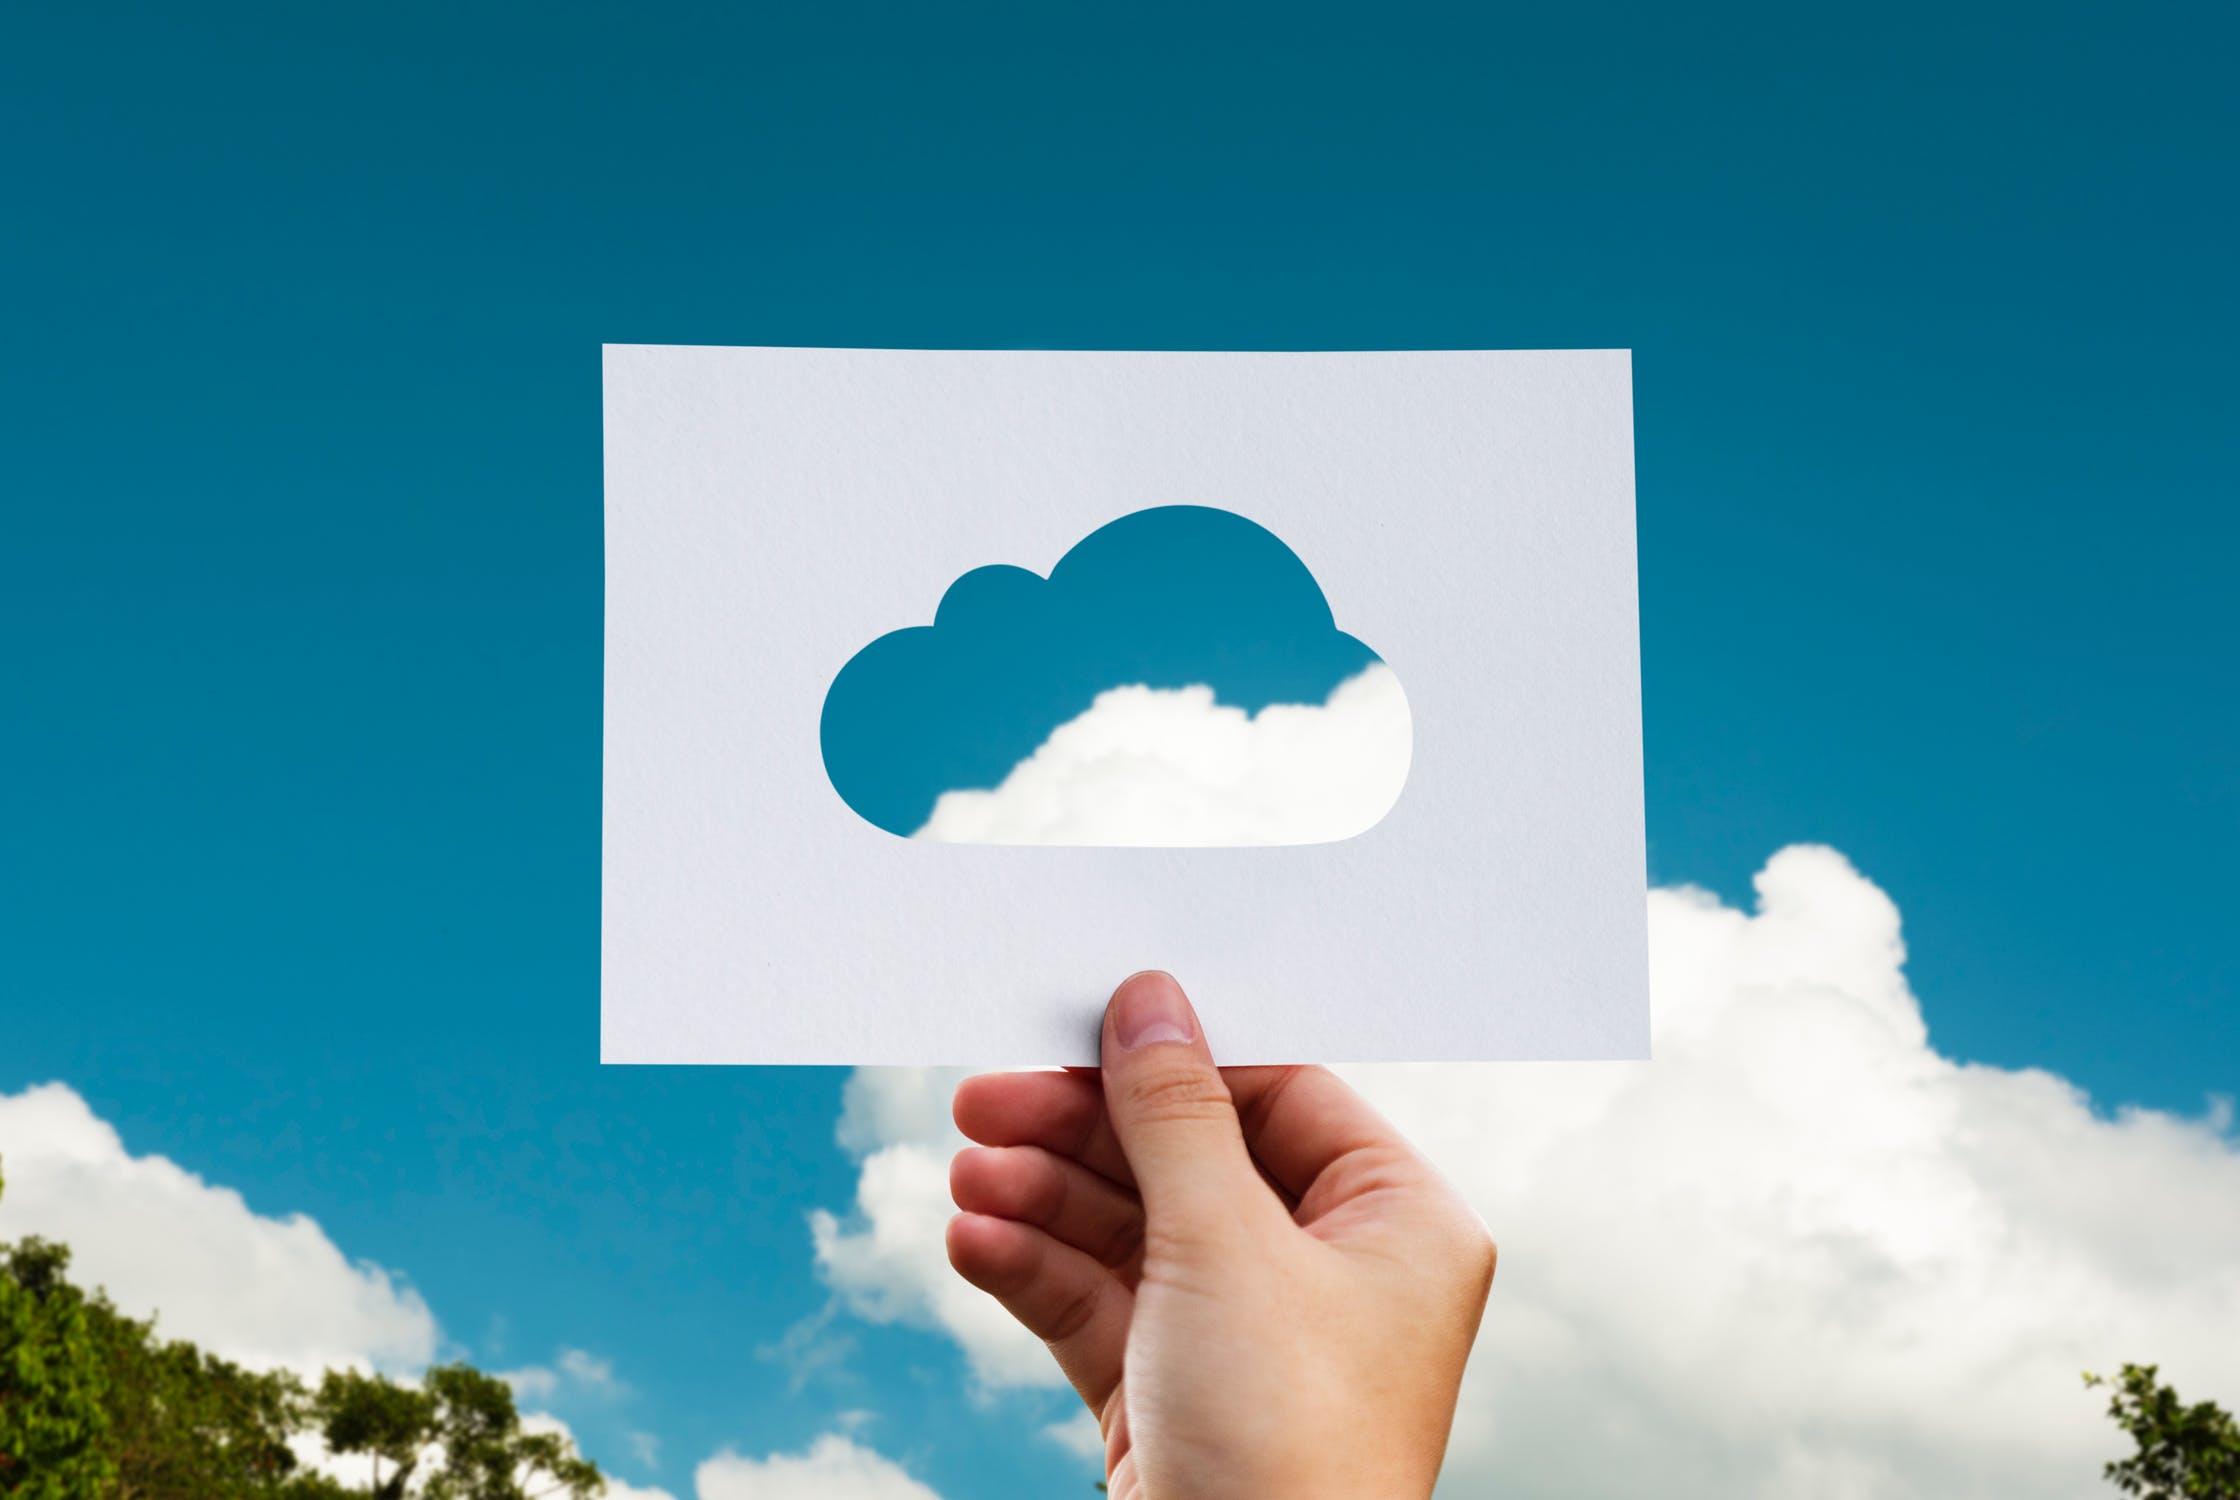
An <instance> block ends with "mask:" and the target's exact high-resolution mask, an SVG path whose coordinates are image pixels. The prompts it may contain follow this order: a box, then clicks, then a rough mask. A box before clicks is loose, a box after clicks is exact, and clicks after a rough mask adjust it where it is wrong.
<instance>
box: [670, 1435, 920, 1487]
mask: <svg viewBox="0 0 2240 1500" xmlns="http://www.w3.org/2000/svg"><path fill="white" fill-rule="evenodd" d="M693 1480H694V1483H695V1484H696V1485H698V1487H699V1500H941V1497H940V1496H939V1495H937V1494H935V1493H934V1492H933V1491H932V1490H931V1489H929V1488H928V1487H927V1486H925V1485H924V1484H922V1483H920V1482H919V1481H918V1480H916V1479H913V1478H911V1477H910V1475H909V1473H908V1471H907V1470H905V1469H904V1468H903V1467H902V1466H901V1465H900V1464H897V1463H896V1462H895V1461H894V1460H893V1459H890V1458H887V1457H885V1456H883V1455H881V1454H879V1453H876V1452H874V1451H872V1450H871V1449H869V1448H866V1447H863V1446H862V1445H860V1444H858V1443H856V1442H854V1441H852V1440H851V1439H849V1438H847V1437H844V1436H842V1435H841V1434H839V1433H837V1432H828V1433H826V1434H825V1435H824V1436H823V1437H820V1438H818V1439H817V1440H816V1441H815V1442H814V1443H811V1444H810V1445H809V1447H808V1448H807V1450H806V1451H804V1452H801V1453H773V1454H771V1455H770V1456H769V1457H768V1458H743V1457H741V1456H740V1455H738V1454H736V1453H719V1454H717V1455H716V1456H715V1457H714V1458H711V1459H709V1460H708V1461H707V1462H706V1463H703V1464H702V1465H700V1468H699V1470H698V1472H697V1473H696V1474H695V1475H694V1476H693Z"/></svg>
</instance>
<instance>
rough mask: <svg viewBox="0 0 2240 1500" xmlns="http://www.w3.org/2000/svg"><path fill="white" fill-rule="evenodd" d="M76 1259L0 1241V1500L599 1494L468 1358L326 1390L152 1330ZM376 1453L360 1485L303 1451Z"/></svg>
mask: <svg viewBox="0 0 2240 1500" xmlns="http://www.w3.org/2000/svg"><path fill="white" fill-rule="evenodd" d="M69 1264H70V1252H69V1251H68V1250H67V1249H66V1248H65V1247H63V1246H61V1245H57V1244H52V1243H49V1242H47V1241H44V1240H39V1239H26V1240H23V1241H21V1242H19V1243H17V1244H13V1245H9V1244H4V1243H0V1500H82V1497H85V1496H93V1495H98V1496H102V1497H104V1500H560V1497H565V1500H593V1497H596V1496H599V1495H602V1494H604V1493H605V1492H606V1487H607V1483H606V1479H605V1478H604V1476H602V1475H601V1474H600V1472H599V1468H598V1465H596V1464H594V1463H592V1462H591V1461H590V1460H589V1459H587V1458H584V1457H583V1456H581V1455H580V1454H578V1453H577V1452H576V1451H575V1448H574V1446H573V1445H572V1444H571V1443H570V1442H569V1441H568V1440H567V1439H566V1438H564V1437H562V1436H560V1435H559V1434H558V1433H550V1432H528V1431H524V1430H523V1428H522V1423H521V1415H520V1413H519V1412H518V1411H517V1410H516V1409H515V1407H514V1404H513V1391H512V1389H511V1388H510V1387H509V1386H507V1385H506V1383H505V1382H504V1381H502V1380H499V1379H497V1378H496V1377H494V1376H491V1375H485V1374H484V1373H482V1372H481V1371H480V1370H477V1369H474V1368H473V1367H472V1366H469V1365H464V1364H452V1365H439V1366H437V1367H436V1368H434V1369H432V1370H430V1371H429V1372H428V1373H427V1377H426V1379H425V1380H424V1381H422V1382H421V1384H420V1385H418V1386H410V1385H405V1384H403V1383H400V1382H398V1381H395V1380H391V1379H389V1378H388V1377H386V1376H381V1375H368V1374H363V1373H360V1372H357V1371H348V1370H343V1371H335V1370H330V1371H328V1372H327V1374H326V1376H325V1377H324V1378H323V1379H322V1380H321V1381H320V1382H319V1387H318V1390H317V1391H316V1392H315V1393H314V1392H311V1391H308V1390H306V1389H305V1388H304V1385H303V1383H302V1382H301V1381H299V1380H297V1379H296V1377H295V1376H293V1375H291V1374H288V1373H287V1372H285V1371H272V1372H264V1373H260V1372H258V1371H253V1370H247V1369H244V1368H242V1367H241V1366H239V1365H236V1364H234V1363H232V1362H231V1361H229V1360H224V1359H220V1358H218V1357H217V1356H216V1355H213V1354H208V1353H205V1352H204V1351H203V1350H201V1349H198V1348H196V1347H195V1346H194V1345H193V1344H191V1343H187V1342H185V1341H183V1340H177V1339H173V1340H164V1339H160V1338H158V1337H157V1336H156V1332H155V1324H154V1323H153V1322H152V1321H142V1320H140V1319H136V1318H128V1317H126V1316H125V1315H124V1314H122V1313H120V1312H118V1311H117V1309H116V1308H115V1307H114V1306H113V1305H112V1304H111V1303H110V1301H109V1299H108V1298H107V1297H106V1296H104V1295H103V1294H102V1293H100V1292H98V1291H95V1292H91V1293H88V1292H85V1291H81V1290H80V1289H79V1288H78V1287H76V1286H73V1285H72V1284H71V1282H70V1280H69V1277H68V1274H67V1272H68V1269H69ZM312 1434H316V1435H318V1436H319V1437H320V1438H322V1439H324V1440H325V1442H326V1445H327V1448H328V1449H329V1450H330V1451H331V1452H333V1453H336V1454H340V1455H345V1456H351V1455H358V1456H364V1457H366V1458H367V1459H369V1460H370V1468H371V1477H370V1478H369V1479H368V1480H366V1481H365V1482H363V1483H358V1484H351V1483H346V1482H344V1481H341V1480H338V1479H335V1478H332V1477H331V1476H328V1475H325V1474H321V1473H318V1472H315V1471H311V1470H307V1469H305V1468H303V1467H302V1466H301V1464H300V1462H299V1460H298V1459H297V1457H296V1447H295V1440H297V1439H300V1438H304V1437H308V1436H310V1435H312Z"/></svg>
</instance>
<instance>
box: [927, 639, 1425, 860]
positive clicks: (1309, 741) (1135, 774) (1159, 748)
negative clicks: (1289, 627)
mask: <svg viewBox="0 0 2240 1500" xmlns="http://www.w3.org/2000/svg"><path fill="white" fill-rule="evenodd" d="M1410 736H1411V730H1410V725H1409V718H1408V700H1407V697H1406V695H1404V694H1403V693H1402V692H1401V691H1400V683H1399V679H1398V678H1396V677H1394V676H1393V674H1392V669H1391V668H1390V667H1387V666H1385V665H1384V664H1383V663H1382V662H1379V663H1376V664H1374V665H1372V666H1370V667H1368V668H1367V669H1366V670H1364V671H1362V672H1361V673H1360V674H1358V675H1357V676H1354V677H1352V678H1349V679H1348V680H1347V681H1345V682H1342V683H1340V684H1339V685H1338V686H1337V688H1336V689H1335V690H1334V691H1333V692H1332V693H1331V694H1330V698H1329V701H1328V702H1327V703H1321V704H1304V703H1302V704H1270V705H1269V706H1267V707H1265V708H1263V709H1261V710H1260V712H1259V713H1257V714H1247V713H1246V712H1245V711H1244V710H1242V709H1239V708H1230V707H1225V706H1223V705H1221V704H1217V703H1215V702H1214V701H1213V689H1212V688H1210V687H1203V686H1199V687H1186V688H1175V689H1162V688H1150V687H1142V686H1136V687H1120V688H1114V689H1112V690H1111V691H1109V692H1105V693H1100V694H1098V695H1097V698H1096V701H1095V702H1094V703H1093V704H1092V705H1091V706H1090V708H1089V709H1088V710H1087V711H1086V712H1084V713H1083V714H1081V715H1080V716H1079V717H1078V718H1075V719H1072V720H1070V721H1068V722H1067V723H1065V724H1061V725H1060V726H1059V727H1058V728H1057V729H1055V730H1053V731H1051V734H1050V738H1049V739H1047V740H1045V741H1044V742H1043V743H1042V745H1041V747H1040V748H1039V749H1037V750H1036V751H1035V752H1034V753H1033V754H1032V755H1030V756H1029V757H1027V759H1025V760H1023V761H1021V762H1020V763H1019V764H1018V765H1017V766H1015V767H1013V768H1012V770H1011V773H1010V774H1009V775H1008V776H1006V777H1005V778H1004V779H1003V782H1002V784H1001V785H999V786H997V787H996V788H995V790H993V791H951V792H944V793H942V795H941V797H940V799H939V800H938V801H936V802H935V804H934V809H933V816H932V817H931V818H930V819H928V820H927V822H926V825H925V827H923V828H921V829H919V830H918V832H917V834H916V837H918V838H922V839H933V840H938V841H940V842H944V843H954V844H1105V845H1110V844H1137V845H1145V844H1149V845H1164V846H1170V847H1182V846H1201V845H1216V844H1315V843H1325V842H1329V841H1331V840H1336V839H1344V838H1351V837H1352V836H1353V835H1355V834H1357V833H1360V832H1361V831H1363V830H1364V829H1367V828H1370V827H1373V826H1374V825H1375V824H1376V822H1377V820H1378V819H1380V818H1382V817H1383V816H1384V815H1385V814H1386V813H1387V812H1389V811H1391V809H1392V804H1393V803H1394V802H1395V801H1396V800H1398V798H1399V796H1400V789H1401V787H1402V785H1403V784H1405V783H1406V781H1407V779H1408V756H1409V747H1410Z"/></svg>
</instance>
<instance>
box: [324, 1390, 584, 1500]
mask: <svg viewBox="0 0 2240 1500" xmlns="http://www.w3.org/2000/svg"><path fill="white" fill-rule="evenodd" d="M312 1410H313V1412H314V1414H315V1416H316V1418H317V1420H318V1423H319V1430H320V1435H321V1436H322V1437H324V1438H325V1439H326V1443H327V1446H328V1448H330V1449H332V1450H333V1451H334V1452H336V1453H344V1454H364V1455H366V1456H367V1457H368V1458H370V1459H371V1460H372V1463H373V1474H374V1477H373V1487H372V1490H371V1492H370V1493H371V1494H372V1496H373V1497H374V1500H406V1497H408V1496H410V1497H418V1500H542V1497H547V1496H566V1497H567V1500H592V1497H594V1496H598V1495H602V1494H605V1493H606V1488H607V1482H606V1479H605V1477H604V1476H602V1475H601V1474H600V1472H599V1466H598V1465H597V1464H594V1463H593V1462H591V1460H589V1459H587V1458H584V1457H582V1456H581V1455H579V1454H577V1453H576V1451H575V1449H574V1447H573V1446H572V1445H571V1444H570V1443H569V1442H568V1440H567V1439H566V1438H564V1437H562V1436H561V1435H560V1434H558V1433H556V1432H527V1431H524V1430H523V1428H522V1425H521V1414H520V1412H519V1411H517V1410H516V1409H515V1407H514V1404H513V1389H512V1387H510V1386H508V1385H507V1384H506V1383H505V1382H504V1381H502V1380H500V1379H498V1378H497V1377H495V1376H493V1375H485V1374H483V1373H482V1372H481V1371H480V1370H477V1369H475V1368H474V1367H472V1366H471V1365H464V1364H451V1365H438V1366H436V1367H435V1368H434V1369H432V1370H430V1371H428V1374H427V1378H426V1380H425V1381H424V1382H423V1383H422V1385H421V1387H420V1389H418V1390H414V1389H411V1388H409V1387H406V1386H402V1385H399V1384H398V1383H396V1382H395V1381H393V1380H390V1379H388V1378H387V1377H385V1376H380V1375H362V1374H358V1373H356V1372H352V1371H329V1372H328V1374H327V1377H326V1379H325V1380H324V1381H322V1382H321V1383H320V1386H319V1392H318V1394H317V1395H316V1396H315V1397H313V1398H312ZM423 1476H424V1477H423ZM416 1479H418V1480H419V1481H420V1483H419V1486H418V1487H417V1488H415V1487H414V1482H415V1480H416Z"/></svg>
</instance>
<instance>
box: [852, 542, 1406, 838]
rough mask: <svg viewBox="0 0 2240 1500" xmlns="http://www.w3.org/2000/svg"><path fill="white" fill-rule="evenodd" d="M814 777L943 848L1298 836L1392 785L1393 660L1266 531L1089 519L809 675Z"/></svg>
mask: <svg viewBox="0 0 2240 1500" xmlns="http://www.w3.org/2000/svg"><path fill="white" fill-rule="evenodd" d="M820 735H821V739H822V743H823V751H824V764H825V774H826V775H827V776H829V777H830V778H831V781H832V785H833V789H834V790H835V791H837V792H838V793H839V794H840V796H841V798H842V799H843V800H844V801H845V802H846V803H847V804H848V806H850V807H851V808H853V809H854V810H855V811H856V812H857V813H858V814H860V815H861V816H862V817H863V818H864V819H865V820H866V821H867V822H870V823H872V824H874V825H876V826H877V827H880V828H883V829H886V830H887V831H888V832H890V833H894V834H900V835H903V836H906V837H915V838H921V839H928V840H934V841H939V842H946V843H977V844H1073V845H1138V846H1143V845H1152V846H1168V847H1180V846H1187V847H1204V846H1209V845H1240V844H1259V845H1266V844H1314V843H1327V842H1331V841H1334V840H1337V839H1344V838H1350V837H1352V836H1353V835H1355V834H1357V833H1360V832H1362V831H1364V830H1366V829H1368V828H1370V827H1372V826H1374V825H1375V824H1376V823H1377V821H1378V820H1379V819H1381V818H1382V817H1383V816H1384V815H1385V814H1386V813H1387V812H1389V811H1390V810H1391V808H1392V806H1393V804H1394V803H1395V802H1396V801H1397V800H1398V799H1399V796H1400V790H1401V787H1402V786H1403V785H1404V784H1405V782H1406V781H1407V776H1408V760H1409V753H1410V747H1411V744H1412V728H1411V724H1410V720H1409V716H1408V703H1407V699H1406V697H1405V696H1404V695H1403V694H1402V693H1401V690H1400V685H1399V683H1398V681H1397V680H1396V679H1395V678H1394V676H1393V674H1392V670H1391V668H1390V667H1388V666H1387V665H1385V663H1384V662H1383V660H1382V659H1381V658H1379V657H1378V656H1377V654H1376V653H1375V652H1374V651H1372V650H1370V649H1369V648H1368V647H1367V646H1366V645H1364V644H1362V642H1360V641H1358V640H1356V639H1355V638H1354V637H1352V636H1350V635H1347V634H1346V633H1345V632H1344V631H1341V630H1339V629H1338V628H1337V623H1336V621H1335V620H1334V619H1333V617H1332V615H1331V612H1330V605H1329V602H1328V601H1327V600H1326V599H1325V598H1324V597H1323V594H1322V588H1321V586H1320V585H1319V584H1317V583H1316V582H1315V579H1314V575H1313V574H1312V573H1311V572H1309V571H1308V570H1307V566H1306V564H1304V563H1303V562H1301V561H1300V560H1299V558H1298V556H1297V555H1296V554H1294V553H1293V552H1292V550H1291V549H1290V548H1289V547H1287V546H1285V545H1284V544H1283V542H1282V541H1281V540H1280V539H1278V538H1277V537H1276V536H1275V534H1274V533H1272V532H1270V531H1268V530H1267V529H1266V528H1264V527H1262V526H1259V525H1257V524H1255V523H1253V522H1251V521H1248V520H1246V519H1245V518H1244V517H1242V516H1239V515H1235V514H1232V513H1231V512H1228V511H1224V510H1215V509H1211V508H1208V507H1204V506H1194V505H1176V506H1160V507H1157V508H1154V509H1150V510H1141V511H1137V512H1135V513H1134V514H1132V515H1126V516H1122V517H1121V518H1120V519H1119V520H1117V521H1114V522H1112V523H1111V524H1109V525H1107V526H1103V527H1100V528H1099V529H1098V530H1096V531H1093V532H1091V533H1090V534H1089V535H1088V536H1087V537H1084V538H1083V539H1082V540H1081V541H1080V542H1078V543H1076V544H1075V546H1074V547H1073V549H1072V550H1071V551H1069V552H1067V553H1066V555H1065V556H1064V557H1062V558H1060V559H1059V560H1058V565H1057V566H1056V567H1054V568H1052V569H1051V570H1050V576H1049V577H1048V578H1047V579H1044V578H1040V577H1038V576H1036V575H1035V574H1033V573H1031V572H1028V571H1027V570H1026V569H1024V568H1015V567H1006V566H994V567H984V568H975V569H974V570H972V571H971V572H969V573H966V574H965V575H964V576H963V577H961V578H959V579H958V580H957V581H956V582H955V583H953V584H951V585H950V586H949V590H948V592H947V593H946V594H945V595H943V596H942V600H941V605H940V608H939V609H938V610H937V611H936V612H935V614H934V621H933V624H931V625H928V626H916V627H913V628H910V629H906V630H897V631H894V632H892V633H890V634H888V635H883V636H881V637H879V638H878V639H877V640H875V641H873V642H871V644H869V645H868V646H865V647H864V648H863V649H862V650H861V651H859V652H857V653H856V654H855V656H854V657H852V658H850V660H849V661H848V663H847V665H846V666H844V667H842V668H841V669H840V672H839V674H838V675H837V676H836V677H835V678H834V679H833V682H832V686H831V688H830V689H829V690H828V691H827V693H826V694H825V702H824V714H823V719H822V723H821V726H820Z"/></svg>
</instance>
